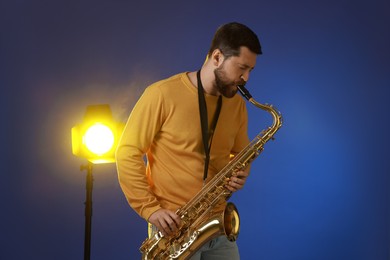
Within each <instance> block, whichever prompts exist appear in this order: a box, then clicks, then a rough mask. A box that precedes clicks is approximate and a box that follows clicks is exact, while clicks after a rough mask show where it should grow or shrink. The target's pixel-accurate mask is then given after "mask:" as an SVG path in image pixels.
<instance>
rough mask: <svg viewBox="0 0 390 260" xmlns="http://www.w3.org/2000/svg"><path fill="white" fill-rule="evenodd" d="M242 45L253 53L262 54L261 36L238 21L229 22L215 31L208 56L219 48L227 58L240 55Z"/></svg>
mask: <svg viewBox="0 0 390 260" xmlns="http://www.w3.org/2000/svg"><path fill="white" fill-rule="evenodd" d="M242 46H245V47H247V48H248V49H249V50H250V51H252V52H253V53H256V54H258V55H260V54H262V52H261V45H260V41H259V38H258V37H257V35H256V34H255V33H254V32H253V31H252V30H251V29H250V28H249V27H247V26H246V25H243V24H240V23H237V22H232V23H227V24H224V25H222V26H221V27H219V28H218V29H217V31H216V32H215V34H214V38H213V40H212V42H211V47H210V50H209V53H208V57H210V56H211V54H212V53H213V51H214V50H215V49H219V50H220V51H221V52H222V53H223V55H224V56H225V57H226V58H228V57H231V56H239V55H240V47H242Z"/></svg>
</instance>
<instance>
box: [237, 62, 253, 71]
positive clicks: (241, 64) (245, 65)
mask: <svg viewBox="0 0 390 260" xmlns="http://www.w3.org/2000/svg"><path fill="white" fill-rule="evenodd" d="M238 65H240V66H243V67H245V68H246V69H248V68H249V69H250V70H253V69H254V68H255V67H251V66H249V65H247V64H244V63H238Z"/></svg>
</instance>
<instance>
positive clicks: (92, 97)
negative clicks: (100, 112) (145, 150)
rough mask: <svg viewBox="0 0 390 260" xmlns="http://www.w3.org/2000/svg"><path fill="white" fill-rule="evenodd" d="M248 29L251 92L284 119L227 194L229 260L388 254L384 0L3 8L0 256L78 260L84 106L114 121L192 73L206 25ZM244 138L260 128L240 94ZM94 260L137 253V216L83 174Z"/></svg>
mask: <svg viewBox="0 0 390 260" xmlns="http://www.w3.org/2000/svg"><path fill="white" fill-rule="evenodd" d="M230 21H238V22H242V23H244V24H247V25H248V26H250V27H251V28H252V29H253V30H254V31H255V32H256V33H257V34H258V36H259V38H260V40H261V42H262V46H263V52H264V54H263V55H262V56H260V57H259V59H258V62H257V66H256V69H255V70H254V71H253V72H252V74H251V78H250V81H249V83H248V84H247V87H248V89H249V90H250V91H251V93H252V95H253V96H254V97H255V99H256V100H257V101H259V102H262V103H272V104H274V105H275V106H276V107H277V108H278V110H280V111H281V113H282V114H283V117H284V125H283V127H282V128H281V129H280V131H279V132H278V133H277V135H276V140H275V141H274V142H269V143H267V144H266V146H265V150H264V152H263V153H262V154H261V155H260V157H259V158H258V159H257V160H256V161H255V162H254V163H253V167H252V172H251V176H250V178H249V180H248V182H247V185H246V186H245V188H244V189H243V190H241V191H239V192H237V193H236V194H235V195H234V196H233V197H232V201H233V202H235V203H236V204H237V206H238V208H239V211H240V216H241V221H242V226H241V233H240V236H239V240H238V244H239V246H240V249H241V255H242V259H261V260H262V259H265V260H290V259H292V260H295V259H299V260H311V259H354V260H357V259H367V260H371V259H379V260H384V259H389V257H390V249H389V246H390V238H389V232H390V227H389V217H390V216H389V211H388V209H389V191H388V186H389V184H390V183H389V173H390V171H389V159H390V158H389V153H388V148H389V146H390V142H389V137H388V133H389V125H390V122H389V115H388V111H389V108H390V105H389V103H388V99H389V87H390V50H389V46H390V2H389V1H385V0H371V1H363V0H357V1H353V0H341V1H340V0H338V1H336V0H326V1H325V0H319V1H308V0H307V1H304V0H300V1H288V0H276V1H254V0H252V1H250V0H241V1H230V0H225V1H204V0H201V1H196V2H186V1H170V0H167V1H125V0H115V1H103V0H96V1H89V0H84V1H75V0H69V1H53V0H52V1H49V0H46V1H44V0H35V1H23V0H14V1H1V3H0V26H1V27H0V28H1V43H0V44H1V52H0V55H1V56H0V66H1V72H0V73H1V82H0V83H1V89H2V91H1V93H2V94H1V97H0V101H1V116H2V123H1V125H2V127H1V128H2V134H1V135H0V138H1V139H0V141H1V144H2V145H1V164H0V165H1V166H0V167H1V169H0V170H1V182H0V183H1V184H0V195H1V200H0V207H1V215H0V220H1V221H0V228H1V229H0V239H1V240H0V245H1V250H0V258H1V259H82V258H83V243H84V201H85V176H86V173H85V171H80V170H79V167H80V165H82V164H85V161H84V160H83V159H81V158H77V157H75V156H73V155H72V153H71V136H70V129H71V127H73V126H74V125H76V124H78V123H80V122H81V121H82V118H83V116H84V112H85V108H86V106H87V105H90V104H100V103H108V104H110V105H111V109H112V111H113V114H114V116H115V118H116V119H117V120H118V121H125V120H126V119H127V116H128V114H129V113H130V111H131V109H132V107H133V105H134V104H135V102H136V100H137V99H138V97H139V96H140V95H141V93H142V91H143V89H144V88H145V87H146V86H147V85H149V84H150V83H152V82H154V81H156V80H159V79H162V78H165V77H168V76H170V75H172V74H176V73H179V72H182V71H193V70H196V69H198V68H199V67H200V66H201V64H202V62H203V60H204V58H205V56H206V53H207V51H208V48H209V44H210V41H211V38H212V36H213V33H214V31H215V29H216V28H217V27H218V26H219V25H221V24H223V23H226V22H230ZM248 110H249V114H250V129H249V131H250V133H249V134H250V136H251V138H253V137H254V136H255V135H256V134H257V133H258V132H260V131H261V130H262V129H264V128H266V127H267V126H269V125H270V124H271V121H272V119H271V118H270V116H269V115H268V114H266V113H265V112H263V111H261V110H259V109H256V108H254V107H253V106H252V105H250V104H249V103H248ZM93 174H94V189H93V219H92V248H91V259H96V260H98V259H139V257H140V254H139V252H138V248H139V246H140V244H141V243H142V241H143V240H144V239H145V238H146V225H145V222H144V221H143V220H142V219H141V218H140V217H139V216H138V215H136V214H135V213H134V212H133V211H132V210H131V209H130V207H129V206H128V205H127V202H126V201H125V198H124V196H123V194H122V192H121V190H120V188H119V185H118V181H117V176H116V170H115V166H114V165H113V164H109V165H99V166H96V167H94V171H93Z"/></svg>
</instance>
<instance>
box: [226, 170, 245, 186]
mask: <svg viewBox="0 0 390 260" xmlns="http://www.w3.org/2000/svg"><path fill="white" fill-rule="evenodd" d="M248 176H249V167H248V168H247V169H245V170H244V171H242V170H241V171H236V172H234V173H233V175H232V177H230V179H229V181H228V182H227V184H226V188H227V189H228V190H230V191H231V192H236V191H238V190H241V189H242V188H243V187H244V184H245V182H246V178H248Z"/></svg>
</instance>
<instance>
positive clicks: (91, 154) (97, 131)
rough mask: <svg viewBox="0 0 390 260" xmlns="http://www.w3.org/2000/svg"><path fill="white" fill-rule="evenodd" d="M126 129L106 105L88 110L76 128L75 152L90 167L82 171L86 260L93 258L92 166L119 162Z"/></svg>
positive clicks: (73, 130) (92, 106)
mask: <svg viewBox="0 0 390 260" xmlns="http://www.w3.org/2000/svg"><path fill="white" fill-rule="evenodd" d="M124 126H125V125H124V124H123V123H120V122H115V121H114V119H113V116H112V113H111V109H110V106H109V105H107V104H103V105H91V106H88V107H87V109H86V112H85V115H84V120H83V122H82V123H81V124H78V125H76V126H74V127H73V128H72V152H73V154H74V155H76V156H78V157H82V158H85V159H87V160H88V164H87V165H81V167H80V170H87V184H86V201H85V239H84V260H89V259H90V257H91V223H92V187H93V177H92V166H93V164H101V163H114V162H115V149H116V147H117V145H118V141H119V138H120V136H121V134H122V131H123V128H124Z"/></svg>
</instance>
